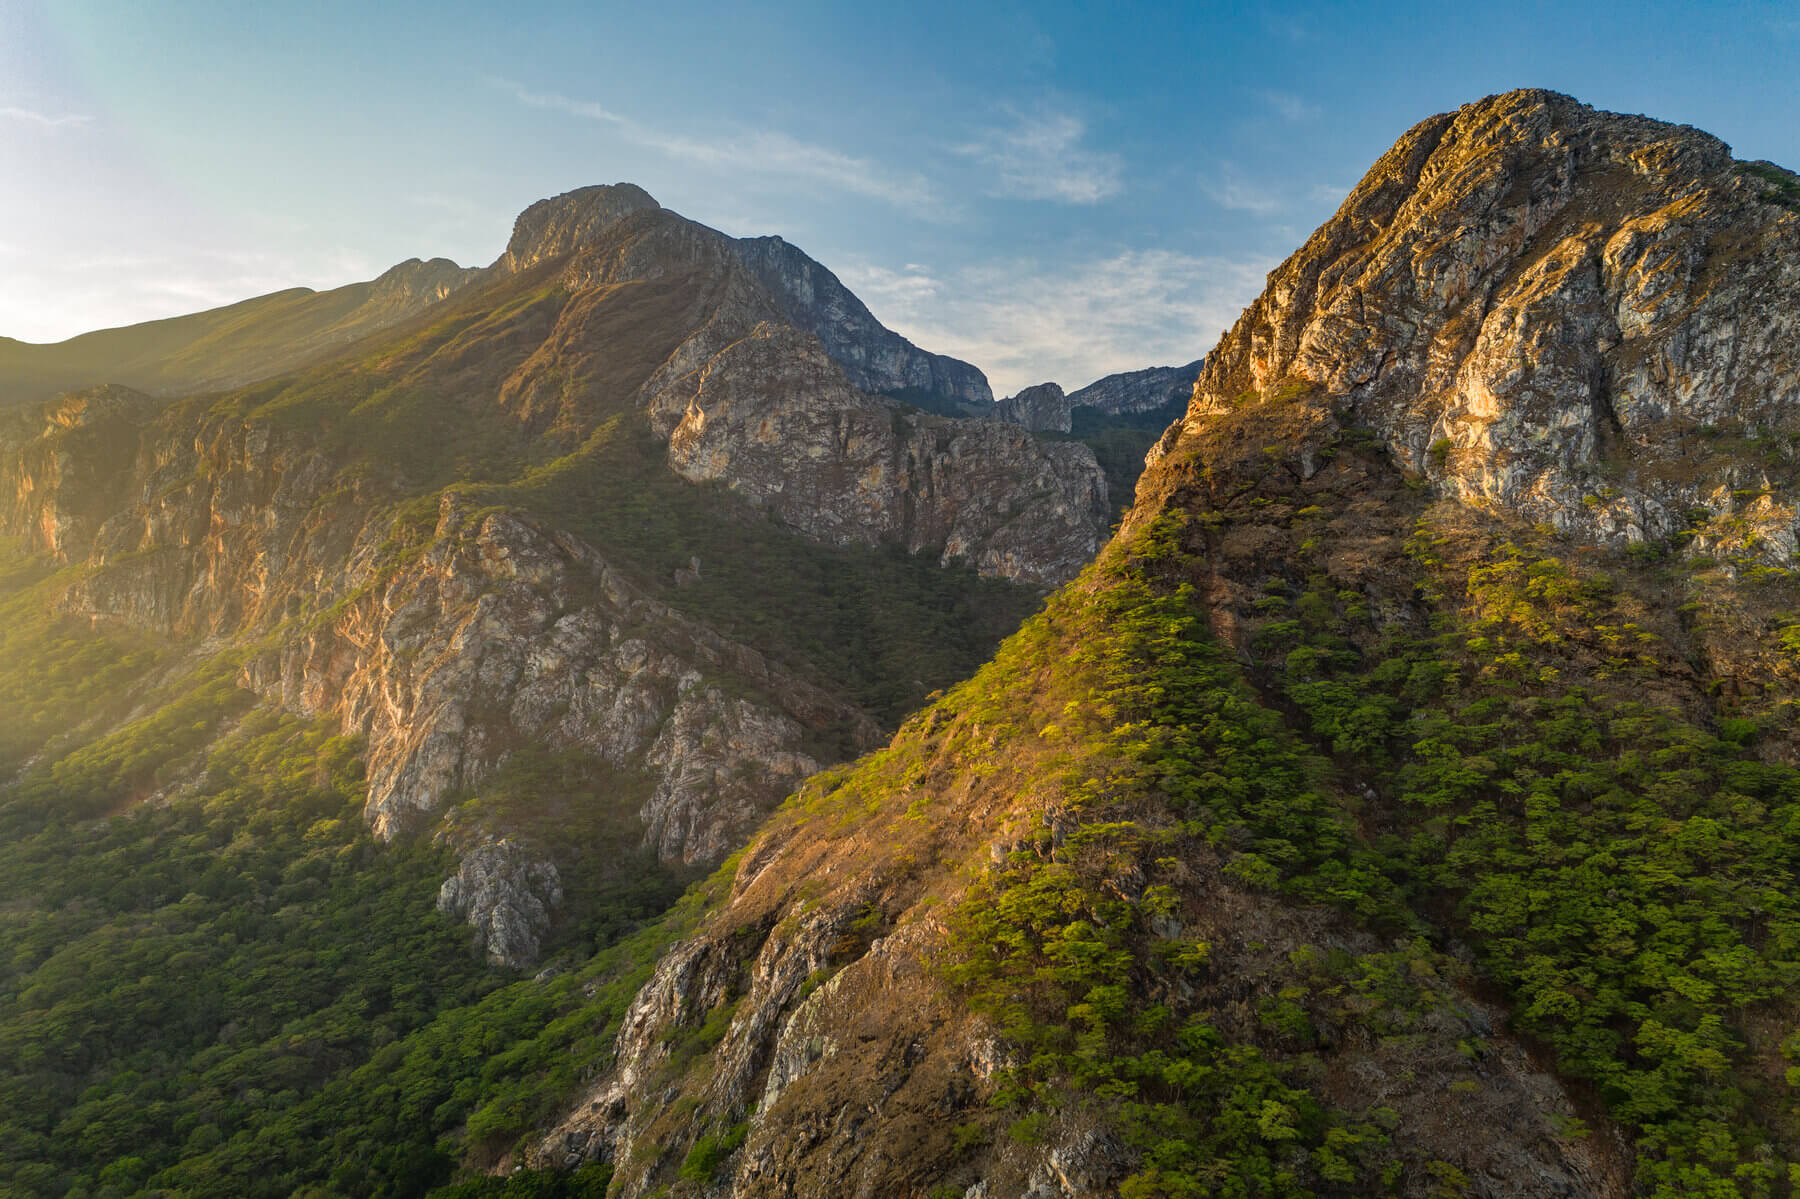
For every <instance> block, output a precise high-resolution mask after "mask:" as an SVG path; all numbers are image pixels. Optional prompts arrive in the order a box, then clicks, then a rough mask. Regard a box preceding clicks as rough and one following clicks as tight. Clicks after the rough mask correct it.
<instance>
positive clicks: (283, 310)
mask: <svg viewBox="0 0 1800 1199" xmlns="http://www.w3.org/2000/svg"><path fill="white" fill-rule="evenodd" d="M481 273H482V272H480V271H479V270H475V269H473V268H467V267H459V266H457V265H456V264H455V263H454V262H451V261H450V260H449V259H447V258H433V259H432V260H431V261H430V262H421V261H419V260H418V259H417V258H413V259H409V260H408V261H406V262H402V263H401V264H399V265H398V266H396V267H393V268H391V269H390V270H388V271H386V272H385V273H383V274H382V275H381V276H380V277H379V278H376V279H372V280H370V281H369V282H367V283H351V284H347V285H345V286H343V287H337V288H333V289H331V290H330V291H324V292H315V291H313V290H312V289H311V288H306V287H295V288H289V289H288V290H286V291H278V292H274V293H272V294H270V295H266V296H257V297H256V298H255V299H250V300H244V301H242V302H240V303H237V304H228V305H226V306H225V307H223V308H214V309H211V310H209V311H206V312H196V313H193V314H191V315H188V316H177V317H170V318H169V319H167V320H160V321H146V322H144V323H143V324H140V325H128V326H126V327H124V328H121V329H103V330H100V331H99V332H95V333H83V334H81V335H80V336H79V337H71V338H70V339H69V340H67V341H60V342H56V343H54V344H49V345H33V344H31V343H29V342H22V341H15V340H14V339H12V338H10V337H4V338H0V408H7V407H13V406H17V405H24V404H32V403H41V402H42V401H44V400H47V399H49V398H50V397H51V396H53V395H55V394H56V393H57V392H61V391H78V390H81V389H84V388H89V387H95V386H98V385H100V384H106V383H113V384H120V385H123V386H126V387H132V388H136V389H138V390H140V391H147V392H150V393H152V394H155V395H183V394H188V393H191V392H199V391H218V390H223V389H225V388H229V387H240V386H242V385H243V384H245V383H249V382H252V381H254V380H256V379H266V378H268V377H270V376H271V375H278V374H280V373H282V372H283V371H289V370H293V369H294V368H295V367H299V366H303V365H305V364H306V363H308V362H312V361H315V360H317V359H320V358H324V357H326V356H328V355H329V354H331V353H333V352H334V351H338V350H341V349H342V348H343V347H345V346H347V345H349V344H350V343H351V342H354V341H357V340H360V339H361V338H364V337H367V336H369V335H370V334H373V333H378V332H380V331H381V330H383V329H387V328H390V327H392V326H394V325H397V324H399V323H400V322H401V321H404V320H405V319H407V318H408V317H410V316H413V315H414V314H416V313H419V312H422V311H424V310H425V309H426V308H427V307H429V306H431V305H432V304H435V303H436V302H437V301H439V300H441V299H443V298H444V297H446V296H448V295H450V294H452V293H453V292H455V291H457V290H458V289H459V288H462V287H464V286H467V285H468V284H469V283H470V282H471V281H473V280H475V279H477V278H479V277H480V276H481Z"/></svg>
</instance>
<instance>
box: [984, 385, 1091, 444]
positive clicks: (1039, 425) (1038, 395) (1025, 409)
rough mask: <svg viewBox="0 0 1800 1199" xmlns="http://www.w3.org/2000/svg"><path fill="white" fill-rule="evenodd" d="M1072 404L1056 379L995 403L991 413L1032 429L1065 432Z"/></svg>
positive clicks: (1010, 422)
mask: <svg viewBox="0 0 1800 1199" xmlns="http://www.w3.org/2000/svg"><path fill="white" fill-rule="evenodd" d="M1071 407H1072V404H1071V401H1070V400H1069V397H1068V396H1066V395H1064V394H1063V389H1062V388H1061V387H1059V386H1057V385H1056V384H1055V383H1039V384H1038V385H1037V386H1035V387H1027V388H1026V389H1025V390H1023V391H1021V392H1020V393H1019V394H1018V395H1011V396H1007V397H1006V398H1005V399H1004V400H1001V401H1000V402H999V403H998V404H996V405H995V406H994V415H995V416H996V417H998V418H999V419H1000V420H1003V421H1006V422H1007V423H1008V424H1014V425H1022V426H1024V427H1025V428H1027V429H1029V430H1031V431H1032V432H1033V433H1067V432H1068V431H1069V422H1070V410H1071Z"/></svg>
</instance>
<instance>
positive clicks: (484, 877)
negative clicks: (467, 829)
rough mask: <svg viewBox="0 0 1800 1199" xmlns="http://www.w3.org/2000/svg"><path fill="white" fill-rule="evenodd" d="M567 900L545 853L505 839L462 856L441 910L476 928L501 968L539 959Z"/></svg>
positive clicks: (441, 893) (442, 891) (448, 881)
mask: <svg viewBox="0 0 1800 1199" xmlns="http://www.w3.org/2000/svg"><path fill="white" fill-rule="evenodd" d="M562 900H563V892H562V879H561V878H560V877H559V876H558V874H557V871H556V866H555V864H554V863H551V862H547V861H545V860H543V857H542V851H541V850H540V851H536V852H534V851H532V850H528V849H526V848H524V847H522V846H520V845H517V844H515V843H514V842H512V841H510V840H508V839H506V838H501V839H500V840H498V841H490V842H487V843H485V844H481V845H477V846H476V847H475V848H474V849H473V850H471V851H468V852H466V853H464V854H463V855H462V860H461V861H460V862H459V863H458V865H457V868H456V873H455V874H453V875H451V876H450V877H449V878H447V879H445V880H444V885H443V886H442V887H440V888H439V889H438V900H437V906H438V911H440V912H443V913H444V914H445V915H447V916H449V917H451V918H452V919H455V920H461V921H463V922H464V923H465V924H468V925H470V926H471V927H473V928H474V929H475V932H476V935H477V936H478V937H479V938H480V940H481V943H482V946H483V947H484V948H485V949H486V950H487V955H488V960H489V961H490V962H493V963H494V964H495V965H497V966H524V965H528V964H529V963H531V962H535V961H536V960H537V957H538V944H539V941H540V940H541V939H542V938H543V936H544V934H545V933H547V932H549V931H550V924H551V919H552V917H553V915H554V913H555V911H556V909H557V908H558V907H559V906H561V904H562Z"/></svg>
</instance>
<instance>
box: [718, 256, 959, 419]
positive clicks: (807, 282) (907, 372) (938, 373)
mask: <svg viewBox="0 0 1800 1199" xmlns="http://www.w3.org/2000/svg"><path fill="white" fill-rule="evenodd" d="M736 248H737V252H738V256H739V257H740V258H741V259H743V261H744V263H745V264H746V265H747V266H749V268H750V269H751V271H752V272H754V273H755V275H756V277H757V278H758V279H759V280H761V282H762V284H763V286H764V287H766V288H767V289H768V290H769V294H770V295H772V296H773V297H774V298H775V302H776V304H777V305H778V306H779V307H780V309H781V314H782V316H783V317H784V318H785V319H786V320H787V322H788V323H789V324H792V325H793V326H794V327H795V328H798V329H804V330H805V331H806V332H808V333H811V334H813V335H814V336H815V337H817V338H818V339H819V343H820V344H821V345H823V346H824V347H825V352H826V353H827V354H830V355H831V357H832V358H833V359H834V360H835V361H836V362H837V363H838V364H839V365H840V366H842V367H843V368H844V374H845V376H846V377H847V378H848V379H849V380H850V385H851V386H852V387H855V388H857V389H859V390H861V391H867V392H876V393H882V392H926V393H929V394H931V395H934V396H937V397H940V398H941V399H943V400H945V401H947V402H948V403H950V404H953V405H967V406H969V407H970V408H972V409H973V410H975V411H977V412H980V411H985V410H986V408H987V406H988V405H989V404H992V403H993V401H994V393H993V390H992V388H990V387H989V386H988V381H987V376H985V375H983V374H982V373H981V371H980V370H978V369H977V368H975V367H973V366H970V365H969V364H968V363H966V362H960V361H958V360H957V359H955V358H947V357H945V356H944V355H942V354H930V353H927V352H925V351H924V350H921V349H919V347H917V346H915V345H913V344H912V342H910V341H907V340H906V339H905V338H904V337H901V336H900V335H899V334H898V333H895V332H893V331H891V330H889V329H887V328H885V327H884V326H883V325H882V324H881V322H880V321H878V320H876V319H875V317H874V315H873V314H872V313H870V312H869V310H868V308H867V307H866V306H864V304H863V302H862V301H861V300H859V299H857V298H856V295H855V294H854V293H853V292H851V290H850V289H849V288H847V287H845V286H844V285H843V284H842V283H840V282H838V278H837V276H836V275H834V274H832V273H831V272H830V271H828V270H826V269H825V268H824V267H822V266H820V265H819V264H818V263H817V262H814V261H813V260H812V259H811V258H808V257H807V256H806V254H805V253H803V252H802V251H801V250H800V249H799V248H798V247H796V246H793V245H790V244H789V243H788V242H785V241H783V240H782V239H781V238H779V237H752V238H744V239H742V240H740V241H738V242H737V243H736Z"/></svg>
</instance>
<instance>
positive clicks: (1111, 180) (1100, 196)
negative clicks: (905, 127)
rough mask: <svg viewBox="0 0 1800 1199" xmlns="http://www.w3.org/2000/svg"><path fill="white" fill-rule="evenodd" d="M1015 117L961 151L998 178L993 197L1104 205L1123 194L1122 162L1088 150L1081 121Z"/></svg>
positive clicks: (1045, 115)
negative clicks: (1107, 200)
mask: <svg viewBox="0 0 1800 1199" xmlns="http://www.w3.org/2000/svg"><path fill="white" fill-rule="evenodd" d="M1010 116H1011V118H1012V121H1011V124H1009V125H1008V126H1006V127H1005V128H991V129H985V130H983V131H982V132H981V134H980V136H978V137H977V138H976V139H975V140H974V141H972V142H969V143H968V144H966V145H962V146H958V147H957V148H956V150H957V153H959V154H961V155H963V156H964V157H967V158H970V159H973V160H974V161H975V162H977V163H979V164H980V165H982V166H984V167H987V168H988V169H989V170H991V171H992V172H993V182H992V185H991V186H990V188H989V192H990V194H993V195H1002V196H1019V197H1022V198H1024V199H1027V200H1054V201H1058V202H1060V203H1063V204H1098V203H1099V202H1100V201H1101V200H1104V199H1107V198H1108V197H1110V196H1115V195H1117V194H1118V193H1119V191H1120V189H1121V186H1122V185H1121V183H1120V180H1119V176H1120V174H1121V173H1122V170H1123V166H1122V164H1121V162H1120V159H1119V156H1118V155H1117V154H1110V153H1102V152H1100V151H1095V150H1089V149H1086V148H1084V147H1083V146H1082V144H1081V142H1082V139H1083V137H1085V136H1086V134H1087V126H1086V125H1085V124H1084V123H1083V122H1082V120H1081V118H1079V117H1076V116H1074V115H1072V114H1070V113H1065V112H1049V111H1044V112H1037V113H1021V112H1016V111H1015V112H1012V113H1011V114H1010Z"/></svg>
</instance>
